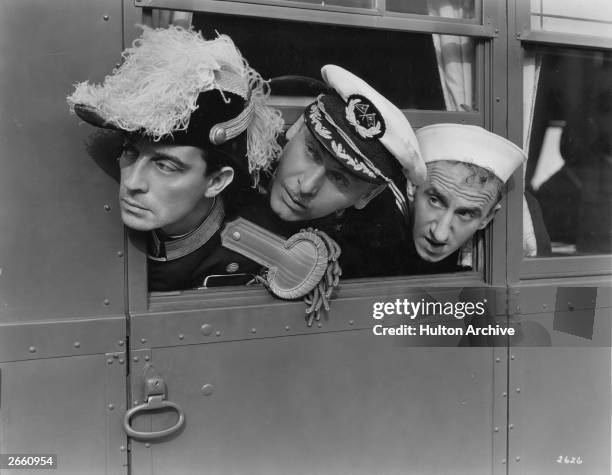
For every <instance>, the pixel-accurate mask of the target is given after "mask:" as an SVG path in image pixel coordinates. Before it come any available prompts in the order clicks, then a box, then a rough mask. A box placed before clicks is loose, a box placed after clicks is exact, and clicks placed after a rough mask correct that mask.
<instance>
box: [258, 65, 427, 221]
mask: <svg viewBox="0 0 612 475" xmlns="http://www.w3.org/2000/svg"><path fill="white" fill-rule="evenodd" d="M321 75H322V77H323V79H324V81H325V83H326V84H327V85H328V86H329V89H330V90H329V92H325V93H323V94H321V95H319V97H317V99H316V100H315V101H314V102H313V103H312V104H310V105H309V106H308V107H306V109H305V111H304V114H303V116H302V117H301V118H300V119H299V120H298V121H297V122H296V123H295V124H294V125H293V126H292V127H291V128H290V129H289V131H288V132H287V139H288V143H287V145H286V146H285V147H284V149H283V153H282V155H281V157H280V160H279V164H278V167H277V169H276V172H275V175H274V177H273V179H272V183H271V186H270V190H269V197H270V207H271V208H272V210H273V211H274V213H275V214H276V215H277V216H278V217H279V218H281V219H282V220H284V221H307V220H312V219H317V218H322V217H324V216H328V215H330V214H332V213H334V212H339V211H342V210H344V209H345V208H349V207H351V206H354V207H355V208H358V209H359V208H363V207H365V206H366V205H367V204H368V202H369V201H370V200H372V199H373V198H374V197H375V196H376V195H378V194H379V193H380V192H381V191H382V190H384V189H385V187H386V186H389V187H391V188H392V191H393V193H394V195H395V197H396V198H397V201H398V204H399V206H400V207H401V209H402V211H403V212H407V208H406V204H405V201H404V199H403V195H402V193H401V192H400V191H399V190H398V189H397V187H396V186H395V185H394V183H393V178H395V177H397V176H398V175H401V173H402V171H403V172H404V173H407V174H408V176H410V177H411V179H412V180H413V182H415V183H420V182H422V181H423V180H424V179H425V173H426V170H425V165H424V163H423V161H422V159H421V157H420V152H419V145H418V142H417V140H416V138H415V135H414V132H413V131H412V128H411V126H410V124H409V122H408V120H407V119H406V117H405V116H404V114H403V113H402V112H401V111H400V110H399V109H398V108H397V107H395V106H394V105H393V104H392V103H391V102H389V101H388V100H387V99H386V98H385V97H383V96H382V95H381V94H379V93H378V92H377V91H375V90H374V89H373V88H372V87H371V86H369V85H368V84H367V83H366V82H365V81H363V80H362V79H360V78H358V77H357V76H355V75H354V74H352V73H350V72H349V71H347V70H345V69H343V68H341V67H339V66H335V65H326V66H324V67H323V68H322V69H321Z"/></svg>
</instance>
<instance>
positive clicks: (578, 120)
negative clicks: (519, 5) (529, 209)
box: [525, 49, 612, 255]
mask: <svg viewBox="0 0 612 475" xmlns="http://www.w3.org/2000/svg"><path fill="white" fill-rule="evenodd" d="M528 53H529V54H533V55H535V57H536V63H537V64H538V65H539V68H540V73H539V80H538V81H537V94H536V98H535V103H534V106H535V107H534V114H533V125H532V130H531V136H530V145H529V162H528V164H527V171H526V181H525V188H526V192H527V194H532V195H533V196H534V197H535V198H536V199H537V201H538V202H539V205H540V207H541V216H542V220H543V224H544V226H545V228H546V230H547V232H548V234H549V236H550V241H551V244H552V249H551V251H552V252H551V254H552V255H568V254H569V255H572V254H588V253H602V252H603V253H610V252H612V249H611V248H612V219H611V216H612V148H611V144H612V53H609V52H588V51H580V50H570V49H546V50H544V49H542V50H533V51H530V52H528ZM535 224H537V223H536V219H535V218H534V225H535ZM540 255H542V252H540Z"/></svg>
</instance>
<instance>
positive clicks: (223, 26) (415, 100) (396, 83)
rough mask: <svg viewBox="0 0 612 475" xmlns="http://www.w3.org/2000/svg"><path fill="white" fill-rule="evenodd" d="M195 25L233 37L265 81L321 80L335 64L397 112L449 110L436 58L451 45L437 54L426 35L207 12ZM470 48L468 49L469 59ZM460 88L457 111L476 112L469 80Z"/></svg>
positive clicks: (196, 16) (207, 34) (208, 33)
mask: <svg viewBox="0 0 612 475" xmlns="http://www.w3.org/2000/svg"><path fill="white" fill-rule="evenodd" d="M193 24H194V26H195V27H196V29H200V30H201V31H202V33H203V34H204V36H205V37H208V38H210V37H213V36H214V35H215V32H219V33H224V34H228V35H229V36H231V37H232V39H233V40H234V42H235V43H236V45H237V46H238V48H239V49H240V51H241V52H242V54H243V55H244V57H245V58H247V59H248V61H249V64H250V65H251V66H253V67H254V68H255V69H257V70H258V71H259V72H260V73H261V74H262V76H263V77H267V78H272V77H278V76H284V75H287V74H291V75H301V76H309V77H313V78H317V79H320V77H321V75H320V69H321V66H323V65H324V64H329V63H331V64H338V65H339V66H342V67H344V68H346V69H348V70H349V71H352V72H353V73H355V74H356V75H358V76H360V77H362V78H363V79H364V80H366V81H367V82H369V83H370V84H372V86H373V87H375V88H376V89H377V90H379V91H380V92H381V93H382V94H383V95H385V96H386V97H387V98H388V99H389V100H390V101H391V102H393V103H394V104H396V105H397V106H398V107H400V108H401V109H430V110H446V109H447V107H446V104H445V93H444V91H443V86H442V83H441V80H440V77H441V74H444V70H443V71H440V69H439V66H438V60H437V56H439V55H443V56H445V57H448V56H449V55H450V54H451V49H452V48H451V46H450V45H449V46H448V47H446V46H445V45H446V44H448V43H450V41H445V42H443V46H442V49H441V52H440V53H439V54H437V53H436V48H437V47H436V45H435V44H434V41H432V35H424V34H415V33H406V32H398V31H388V30H375V29H369V28H356V27H347V26H338V25H328V24H316V23H306V22H297V21H286V20H282V21H281V20H270V19H261V18H250V17H240V16H230V15H217V14H208V13H206V14H204V13H201V14H198V13H196V14H194V18H193ZM434 36H435V37H440V36H442V35H434ZM444 38H446V39H447V40H448V38H458V37H449V36H447V35H444ZM473 49H474V46H473V44H470V51H471V52H472V54H471V55H470V56H471V57H473ZM442 61H443V62H444V61H445V60H442ZM449 62H450V59H448V60H446V63H447V64H448V63H449ZM447 82H448V81H447ZM460 84H461V86H460V87H461V88H462V89H467V90H468V95H467V97H469V98H470V99H469V103H467V104H465V105H464V106H463V107H461V109H460V110H474V109H475V108H476V106H475V104H473V101H472V100H471V98H472V97H475V95H474V93H473V82H472V79H471V77H470V78H469V80H467V81H465V80H464V79H463V78H461V81H460ZM462 92H463V91H462ZM461 102H462V103H464V102H466V101H465V100H462V101H461Z"/></svg>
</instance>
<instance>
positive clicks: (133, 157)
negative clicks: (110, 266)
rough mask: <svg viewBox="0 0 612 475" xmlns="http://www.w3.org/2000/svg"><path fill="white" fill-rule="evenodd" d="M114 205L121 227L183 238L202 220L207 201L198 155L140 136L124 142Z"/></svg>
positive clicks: (200, 155)
mask: <svg viewBox="0 0 612 475" xmlns="http://www.w3.org/2000/svg"><path fill="white" fill-rule="evenodd" d="M119 165H120V167H121V183H120V186H119V206H120V210H121V219H122V220H123V222H124V223H125V225H126V226H128V227H129V228H132V229H136V230H138V231H151V230H153V229H162V230H163V231H165V232H166V233H168V234H175V235H176V234H183V233H186V232H189V231H191V230H192V229H194V228H195V227H196V226H197V225H198V224H199V223H200V222H201V221H202V220H203V219H204V217H205V215H206V213H207V211H208V209H209V207H210V202H211V200H210V198H207V197H206V196H205V194H206V190H207V186H208V180H207V177H206V162H205V161H204V158H203V151H202V150H201V149H199V148H197V147H191V146H179V145H165V144H160V143H155V142H150V141H148V140H146V139H143V138H134V139H133V140H131V139H129V140H126V142H125V145H124V148H123V152H122V154H121V156H120V157H119Z"/></svg>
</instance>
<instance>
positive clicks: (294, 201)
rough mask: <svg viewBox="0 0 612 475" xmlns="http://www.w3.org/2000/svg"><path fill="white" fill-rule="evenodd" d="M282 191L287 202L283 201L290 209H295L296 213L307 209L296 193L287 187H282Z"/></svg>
mask: <svg viewBox="0 0 612 475" xmlns="http://www.w3.org/2000/svg"><path fill="white" fill-rule="evenodd" d="M284 190H285V194H286V195H287V198H288V200H285V201H287V204H288V205H289V207H290V208H297V210H298V211H305V210H307V209H308V206H307V205H306V204H305V203H304V202H303V201H302V200H301V199H300V198H299V195H298V194H297V193H294V192H293V191H291V190H290V189H288V188H287V187H284Z"/></svg>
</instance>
